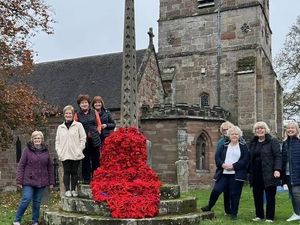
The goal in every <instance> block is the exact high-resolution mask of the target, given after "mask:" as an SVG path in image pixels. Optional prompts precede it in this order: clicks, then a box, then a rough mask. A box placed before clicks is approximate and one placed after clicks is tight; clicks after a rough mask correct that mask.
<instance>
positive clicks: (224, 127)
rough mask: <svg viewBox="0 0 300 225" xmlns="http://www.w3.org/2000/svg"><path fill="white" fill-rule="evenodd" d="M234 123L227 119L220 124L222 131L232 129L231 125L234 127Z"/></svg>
mask: <svg viewBox="0 0 300 225" xmlns="http://www.w3.org/2000/svg"><path fill="white" fill-rule="evenodd" d="M233 126H234V124H233V123H230V122H229V121H225V122H224V123H222V124H221V126H220V132H221V133H223V131H224V129H230V128H231V127H233Z"/></svg>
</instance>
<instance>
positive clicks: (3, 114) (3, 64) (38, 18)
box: [0, 0, 54, 147]
mask: <svg viewBox="0 0 300 225" xmlns="http://www.w3.org/2000/svg"><path fill="white" fill-rule="evenodd" d="M51 14H52V12H51V10H50V7H49V6H47V5H45V3H43V1H42V0H0V96H1V98H0V142H1V144H2V147H3V145H5V144H7V143H8V141H9V140H10V139H11V138H12V130H13V129H16V128H17V129H21V130H22V129H26V130H27V131H28V132H30V131H31V130H32V129H33V128H34V126H35V124H36V122H37V119H38V118H40V112H41V111H39V110H41V108H44V106H45V104H43V103H42V101H40V100H39V99H38V98H37V97H36V94H35V92H34V90H33V89H32V87H30V86H28V85H26V84H21V83H18V84H17V83H16V82H13V80H15V79H12V76H13V75H14V74H16V73H17V74H18V75H20V74H21V75H22V76H26V74H29V73H30V72H31V71H32V68H33V51H32V49H31V48H30V47H31V46H30V38H32V37H33V36H34V35H35V34H36V33H37V32H46V33H47V34H51V33H52V32H53V29H52V27H51V24H52V23H53V22H54V21H53V19H52V18H51Z"/></svg>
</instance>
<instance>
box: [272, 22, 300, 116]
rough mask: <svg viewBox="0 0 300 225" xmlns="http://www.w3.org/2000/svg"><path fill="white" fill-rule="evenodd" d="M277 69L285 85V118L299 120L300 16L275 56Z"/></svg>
mask: <svg viewBox="0 0 300 225" xmlns="http://www.w3.org/2000/svg"><path fill="white" fill-rule="evenodd" d="M275 70H276V72H277V74H278V75H279V78H280V81H281V83H282V85H283V87H284V95H283V105H284V117H285V119H297V120H299V112H300V16H298V18H297V21H296V23H295V24H293V25H292V27H291V28H290V31H289V33H288V34H287V36H286V40H285V43H284V47H283V48H282V50H281V52H280V53H279V55H278V56H277V57H276V58H275Z"/></svg>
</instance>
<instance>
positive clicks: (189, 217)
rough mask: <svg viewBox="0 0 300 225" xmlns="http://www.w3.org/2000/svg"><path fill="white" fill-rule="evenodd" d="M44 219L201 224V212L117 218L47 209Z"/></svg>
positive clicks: (63, 224) (80, 224) (87, 224)
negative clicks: (139, 217)
mask: <svg viewBox="0 0 300 225" xmlns="http://www.w3.org/2000/svg"><path fill="white" fill-rule="evenodd" d="M44 220H45V222H46V224H47V225H199V223H200V214H197V213H188V214H184V215H172V216H170V215H167V216H157V217H153V218H143V219H115V218H111V217H101V216H92V215H83V214H77V213H68V212H61V211H59V212H58V211H45V212H44Z"/></svg>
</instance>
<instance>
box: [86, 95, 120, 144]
mask: <svg viewBox="0 0 300 225" xmlns="http://www.w3.org/2000/svg"><path fill="white" fill-rule="evenodd" d="M92 106H93V108H94V109H95V110H96V111H97V112H98V113H99V116H100V119H101V124H102V131H101V134H100V138H101V144H102V145H103V144H104V140H105V138H107V137H108V136H109V134H110V132H111V131H113V130H114V129H115V127H116V123H115V121H114V120H113V118H112V116H111V114H110V112H109V111H108V110H107V109H106V108H105V104H104V101H103V98H102V97H101V96H95V97H94V98H93V101H92Z"/></svg>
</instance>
